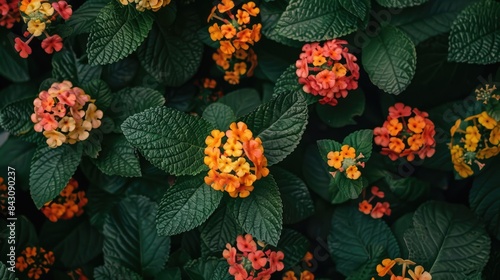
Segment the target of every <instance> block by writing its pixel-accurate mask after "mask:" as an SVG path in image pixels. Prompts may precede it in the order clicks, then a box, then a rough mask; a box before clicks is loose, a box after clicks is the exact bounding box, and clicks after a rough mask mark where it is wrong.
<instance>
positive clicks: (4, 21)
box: [0, 0, 21, 29]
mask: <svg viewBox="0 0 500 280" xmlns="http://www.w3.org/2000/svg"><path fill="white" fill-rule="evenodd" d="M19 21H21V14H20V13H19V0H0V26H4V27H5V28H7V29H10V28H12V26H14V23H16V22H19Z"/></svg>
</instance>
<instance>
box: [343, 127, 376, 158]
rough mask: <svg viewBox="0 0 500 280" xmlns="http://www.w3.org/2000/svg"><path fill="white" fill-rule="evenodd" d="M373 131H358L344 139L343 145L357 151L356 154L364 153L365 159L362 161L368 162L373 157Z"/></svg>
mask: <svg viewBox="0 0 500 280" xmlns="http://www.w3.org/2000/svg"><path fill="white" fill-rule="evenodd" d="M372 141H373V130H371V129H361V130H357V131H355V132H353V133H351V134H349V135H347V137H346V138H344V141H343V143H344V144H347V145H349V146H351V147H354V148H355V149H356V154H358V153H362V154H363V156H364V157H363V158H360V159H359V160H360V161H363V162H367V161H368V160H369V159H370V156H371V155H372Z"/></svg>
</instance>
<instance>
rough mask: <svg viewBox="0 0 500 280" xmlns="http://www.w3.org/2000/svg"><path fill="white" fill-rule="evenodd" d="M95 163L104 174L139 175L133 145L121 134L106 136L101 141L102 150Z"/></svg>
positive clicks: (138, 165) (139, 169)
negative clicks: (102, 141)
mask: <svg viewBox="0 0 500 280" xmlns="http://www.w3.org/2000/svg"><path fill="white" fill-rule="evenodd" d="M95 163H96V165H97V167H98V168H99V170H101V171H102V173H104V174H106V175H118V176H122V177H140V176H141V166H140V163H139V157H138V156H137V155H136V153H135V149H134V147H132V145H130V143H129V142H128V141H127V139H125V137H124V136H123V135H117V136H107V138H106V139H105V140H104V143H103V150H102V152H101V153H100V155H99V157H98V158H97V160H96V161H95Z"/></svg>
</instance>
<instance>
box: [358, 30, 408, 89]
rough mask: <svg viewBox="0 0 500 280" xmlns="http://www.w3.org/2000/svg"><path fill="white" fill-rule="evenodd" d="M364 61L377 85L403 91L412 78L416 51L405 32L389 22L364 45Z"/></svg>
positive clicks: (371, 78)
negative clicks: (389, 24) (388, 24)
mask: <svg viewBox="0 0 500 280" xmlns="http://www.w3.org/2000/svg"><path fill="white" fill-rule="evenodd" d="M362 62H363V66H364V68H365V70H366V72H367V73H368V76H369V77H370V80H371V81H372V82H373V83H374V84H375V85H376V86H377V87H379V88H380V89H382V90H383V91H385V92H387V93H390V94H400V93H401V92H403V91H404V90H405V89H406V87H407V86H408V85H409V84H410V82H411V80H412V79H413V75H414V74H415V68H416V64H417V52H416V50H415V45H414V44H413V42H412V41H411V40H410V38H408V36H407V35H406V34H404V33H403V32H401V31H400V30H398V29H397V28H395V27H392V26H386V27H384V28H382V30H381V31H380V33H379V34H378V36H376V37H374V38H372V39H371V40H370V41H369V42H368V44H366V46H365V47H363V54H362Z"/></svg>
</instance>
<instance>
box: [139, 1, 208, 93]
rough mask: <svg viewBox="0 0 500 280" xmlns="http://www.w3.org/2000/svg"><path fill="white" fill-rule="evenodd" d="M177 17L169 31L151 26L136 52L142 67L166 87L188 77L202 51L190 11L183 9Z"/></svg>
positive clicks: (196, 27) (195, 67)
mask: <svg viewBox="0 0 500 280" xmlns="http://www.w3.org/2000/svg"><path fill="white" fill-rule="evenodd" d="M177 18H178V20H177V21H176V22H175V23H174V25H173V26H174V28H170V29H169V30H165V28H164V27H163V26H161V25H155V26H154V27H153V29H152V30H151V32H150V34H149V36H148V38H147V39H146V41H144V44H142V45H141V47H140V48H139V50H138V51H137V54H138V56H139V60H140V61H141V63H142V66H143V67H144V69H146V71H148V73H149V74H150V75H151V76H153V77H155V79H157V80H158V81H160V82H162V83H164V84H166V85H168V86H180V85H182V84H184V83H185V82H186V81H187V80H189V79H190V78H191V77H192V76H193V75H194V74H195V73H196V71H197V70H198V67H199V65H200V62H201V56H202V54H203V43H202V42H201V40H200V39H199V38H198V36H197V35H196V30H197V29H198V27H199V20H198V16H197V15H196V13H194V10H190V11H187V12H184V11H183V12H181V13H179V14H178V15H177ZM180 19H181V20H180Z"/></svg>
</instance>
